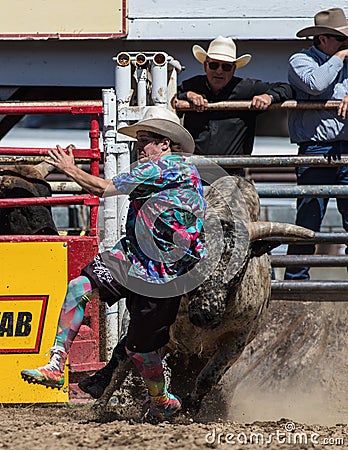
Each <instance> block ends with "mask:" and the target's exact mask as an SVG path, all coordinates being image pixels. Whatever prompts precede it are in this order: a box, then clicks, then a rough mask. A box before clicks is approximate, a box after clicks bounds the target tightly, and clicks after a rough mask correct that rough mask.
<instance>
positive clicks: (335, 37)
mask: <svg viewBox="0 0 348 450" xmlns="http://www.w3.org/2000/svg"><path fill="white" fill-rule="evenodd" d="M326 36H327V37H332V38H334V39H336V41H337V42H344V41H346V40H347V39H348V36H336V35H334V34H326Z"/></svg>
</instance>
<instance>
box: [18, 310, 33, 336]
mask: <svg viewBox="0 0 348 450" xmlns="http://www.w3.org/2000/svg"><path fill="white" fill-rule="evenodd" d="M32 318H33V315H32V314H31V313H30V312H19V313H18V319H17V325H16V334H15V336H29V334H30V331H31V325H30V322H31V320H32Z"/></svg>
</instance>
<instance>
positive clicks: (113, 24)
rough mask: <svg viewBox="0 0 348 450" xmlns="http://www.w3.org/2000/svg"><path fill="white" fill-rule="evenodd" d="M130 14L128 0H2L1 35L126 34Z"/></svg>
mask: <svg viewBox="0 0 348 450" xmlns="http://www.w3.org/2000/svg"><path fill="white" fill-rule="evenodd" d="M126 14H127V1H126V0H103V2H101V3H96V2H95V1H93V0H74V1H71V0H59V1H57V0H21V1H20V2H19V1H18V0H1V15H0V30H1V32H0V39H1V38H2V39H47V38H56V39H98V38H101V39H108V38H109V39H110V38H118V37H124V36H126V34H127V21H126Z"/></svg>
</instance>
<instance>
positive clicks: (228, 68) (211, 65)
mask: <svg viewBox="0 0 348 450" xmlns="http://www.w3.org/2000/svg"><path fill="white" fill-rule="evenodd" d="M207 64H208V67H209V69H210V70H217V69H218V68H219V67H220V66H221V68H222V70H223V71H224V72H231V70H232V69H233V67H234V64H228V63H219V62H216V61H209V62H208V63H207Z"/></svg>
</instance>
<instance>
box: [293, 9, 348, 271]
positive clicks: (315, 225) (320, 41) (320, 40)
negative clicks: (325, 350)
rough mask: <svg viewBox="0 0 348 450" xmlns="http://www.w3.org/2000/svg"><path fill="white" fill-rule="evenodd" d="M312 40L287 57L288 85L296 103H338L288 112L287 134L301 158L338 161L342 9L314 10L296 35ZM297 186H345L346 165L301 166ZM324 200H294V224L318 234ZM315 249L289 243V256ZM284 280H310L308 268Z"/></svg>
mask: <svg viewBox="0 0 348 450" xmlns="http://www.w3.org/2000/svg"><path fill="white" fill-rule="evenodd" d="M297 36H298V37H313V45H312V46H311V47H310V48H309V49H308V50H302V51H300V52H298V53H295V54H294V55H292V56H291V57H290V59H289V82H290V84H291V85H292V87H293V89H294V90H295V93H296V99H297V100H305V101H313V100H314V101H317V100H322V101H326V100H339V101H340V103H339V106H338V110H337V111H336V110H325V109H322V110H300V109H299V110H293V111H291V112H290V114H289V134H290V139H291V141H292V142H295V143H297V144H298V146H299V154H300V155H318V156H322V155H324V156H327V157H328V159H329V160H330V159H335V158H339V155H341V154H348V126H347V118H348V115H347V107H348V60H347V58H348V21H347V19H346V17H345V14H344V12H343V10H342V9H340V8H331V9H328V10H325V11H320V12H318V13H317V14H316V15H315V17H314V25H313V26H310V27H306V28H304V29H302V30H300V31H299V32H298V33H297ZM296 173H297V182H298V184H300V185H302V184H305V185H306V184H320V185H322V184H343V185H347V184H348V168H347V167H300V168H298V169H297V171H296ZM328 200H329V199H328V198H301V199H298V201H297V215H296V224H297V225H301V226H303V227H306V228H309V229H311V230H314V231H320V227H321V223H322V221H323V218H324V214H325V211H326V208H327V204H328ZM336 201H337V207H338V210H339V212H340V213H341V215H342V225H343V227H344V229H345V230H346V231H348V199H346V198H338V199H336ZM314 250H315V246H314V245H303V246H302V245H301V246H297V245H291V246H289V249H288V253H289V254H313V253H314ZM285 279H289V280H308V279H309V267H291V268H287V269H286V272H285Z"/></svg>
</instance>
